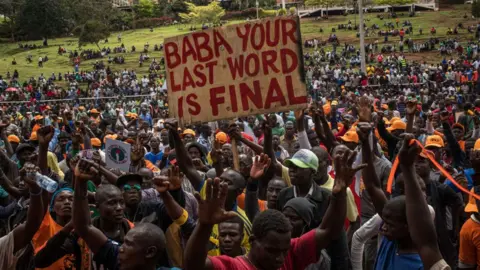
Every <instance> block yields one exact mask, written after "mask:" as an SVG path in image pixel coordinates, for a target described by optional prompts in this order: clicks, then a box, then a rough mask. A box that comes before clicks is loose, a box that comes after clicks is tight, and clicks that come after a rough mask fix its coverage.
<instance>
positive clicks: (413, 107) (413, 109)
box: [407, 99, 417, 115]
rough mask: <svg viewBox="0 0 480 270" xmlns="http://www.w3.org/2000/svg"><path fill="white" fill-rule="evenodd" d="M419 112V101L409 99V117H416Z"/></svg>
mask: <svg viewBox="0 0 480 270" xmlns="http://www.w3.org/2000/svg"><path fill="white" fill-rule="evenodd" d="M416 112H417V100H416V99H409V100H408V102H407V115H414V114H415V113H416Z"/></svg>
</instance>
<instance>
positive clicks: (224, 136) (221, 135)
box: [215, 132, 228, 144]
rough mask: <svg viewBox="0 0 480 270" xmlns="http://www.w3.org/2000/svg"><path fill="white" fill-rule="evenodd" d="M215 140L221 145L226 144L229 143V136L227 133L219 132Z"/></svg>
mask: <svg viewBox="0 0 480 270" xmlns="http://www.w3.org/2000/svg"><path fill="white" fill-rule="evenodd" d="M215 140H217V141H218V142H219V143H221V144H226V143H227V142H228V136H227V134H226V133H225V132H218V133H217V135H215Z"/></svg>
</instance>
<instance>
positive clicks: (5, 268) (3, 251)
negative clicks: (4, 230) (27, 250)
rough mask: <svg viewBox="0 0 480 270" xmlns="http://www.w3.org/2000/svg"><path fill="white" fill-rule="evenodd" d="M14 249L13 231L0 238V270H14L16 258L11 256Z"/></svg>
mask: <svg viewBox="0 0 480 270" xmlns="http://www.w3.org/2000/svg"><path fill="white" fill-rule="evenodd" d="M14 248H15V241H14V235H13V231H12V232H10V233H9V234H7V235H5V236H3V237H2V238H0V269H2V270H15V268H16V265H17V260H18V257H17V256H15V255H14V254H13V249H14Z"/></svg>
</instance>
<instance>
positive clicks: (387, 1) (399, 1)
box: [375, 0, 416, 6]
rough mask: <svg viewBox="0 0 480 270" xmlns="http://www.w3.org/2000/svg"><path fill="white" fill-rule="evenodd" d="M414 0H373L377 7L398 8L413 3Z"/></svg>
mask: <svg viewBox="0 0 480 270" xmlns="http://www.w3.org/2000/svg"><path fill="white" fill-rule="evenodd" d="M415 2H416V1H415V0H375V4H377V5H389V6H400V5H408V4H413V3H415Z"/></svg>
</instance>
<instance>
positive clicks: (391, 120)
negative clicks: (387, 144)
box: [390, 117, 402, 124]
mask: <svg viewBox="0 0 480 270" xmlns="http://www.w3.org/2000/svg"><path fill="white" fill-rule="evenodd" d="M399 120H402V119H400V117H392V119H390V124H393V123H395V122H397V121H399Z"/></svg>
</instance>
